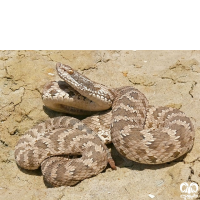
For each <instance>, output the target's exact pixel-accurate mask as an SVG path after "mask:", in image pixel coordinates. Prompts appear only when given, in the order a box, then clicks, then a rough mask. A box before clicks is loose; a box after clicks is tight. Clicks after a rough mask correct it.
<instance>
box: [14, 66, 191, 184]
mask: <svg viewBox="0 0 200 200" xmlns="http://www.w3.org/2000/svg"><path fill="white" fill-rule="evenodd" d="M56 68H57V72H58V75H59V76H60V77H61V78H62V79H63V80H64V81H58V82H55V81H54V82H51V83H48V84H47V85H46V86H45V88H44V92H43V95H42V98H43V102H44V104H45V105H46V106H47V107H49V108H50V109H53V110H56V111H60V112H66V113H70V114H76V115H92V114H93V115H92V116H90V117H87V118H85V119H84V120H82V121H80V120H78V119H76V118H73V117H69V116H65V117H56V118H53V119H49V120H47V121H45V122H43V123H41V124H39V125H36V126H35V127H33V128H32V129H30V130H29V131H27V132H26V134H25V135H23V136H22V137H21V138H20V140H19V142H18V143H17V145H16V148H15V159H16V162H17V164H18V165H19V166H20V167H22V168H24V169H28V170H34V169H37V168H39V167H40V166H41V170H42V174H43V176H44V179H45V180H46V181H47V182H49V183H50V184H51V185H53V186H61V185H70V186H71V185H75V184H77V183H78V182H80V181H81V180H83V179H86V178H89V177H91V176H95V175H97V174H99V173H100V172H101V171H103V170H104V169H105V168H106V166H107V163H108V162H109V163H110V165H111V167H112V168H113V169H115V164H114V161H113V160H112V158H111V155H110V153H109V151H108V149H107V147H106V144H108V143H110V142H112V143H113V144H114V146H115V147H116V149H117V150H118V151H119V153H120V154H122V155H123V156H125V157H126V158H128V159H130V160H133V161H136V162H139V163H145V164H161V163H166V162H170V161H172V160H175V159H177V158H178V157H180V156H182V155H183V154H185V153H187V152H188V151H189V150H190V149H191V148H192V146H193V142H194V128H193V125H192V123H191V121H190V119H189V118H188V117H186V116H185V114H184V113H183V112H181V111H180V110H178V109H173V108H168V107H158V108H156V107H153V106H149V105H148V101H147V99H146V97H145V96H144V94H142V93H141V92H140V91H139V90H137V89H135V88H134V87H130V86H127V87H121V88H116V89H109V88H108V87H106V86H104V85H102V84H98V83H95V82H93V81H91V80H90V79H88V78H87V77H85V76H83V75H81V74H80V73H78V72H77V71H75V70H73V69H72V68H71V67H69V66H67V65H63V64H60V63H57V65H56ZM110 108H111V109H110ZM108 109H110V110H108ZM105 110H108V111H105ZM97 111H99V112H100V113H98V114H94V113H95V112H97Z"/></svg>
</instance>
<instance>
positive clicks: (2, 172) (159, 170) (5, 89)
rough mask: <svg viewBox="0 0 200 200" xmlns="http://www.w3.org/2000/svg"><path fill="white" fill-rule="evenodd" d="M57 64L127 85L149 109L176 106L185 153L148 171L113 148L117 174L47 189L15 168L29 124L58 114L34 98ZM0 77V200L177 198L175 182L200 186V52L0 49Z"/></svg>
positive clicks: (33, 176)
mask: <svg viewBox="0 0 200 200" xmlns="http://www.w3.org/2000/svg"><path fill="white" fill-rule="evenodd" d="M56 62H62V63H65V64H68V65H70V66H72V67H73V68H75V69H78V70H79V71H80V72H81V73H83V74H84V75H86V76H88V77H89V78H91V79H92V80H94V81H97V82H100V83H103V84H105V85H107V86H110V87H119V86H124V85H132V86H134V87H136V88H137V89H139V90H140V91H142V92H143V93H144V94H145V95H146V96H147V98H148V99H149V102H150V104H152V105H157V106H171V107H175V108H179V109H181V110H182V111H184V112H185V113H186V115H187V116H188V117H190V118H191V120H192V122H193V123H194V126H195V131H196V139H195V144H194V147H193V149H192V151H191V152H190V153H188V154H187V155H186V156H185V157H183V158H181V159H179V160H178V161H174V162H171V163H167V164H164V165H157V166H153V165H152V166H150V165H142V164H137V163H134V162H131V161H127V160H125V159H122V158H121V157H120V156H119V155H118V154H117V153H116V152H115V151H114V150H113V152H114V153H113V154H114V159H115V161H116V163H117V165H118V166H119V167H118V169H117V170H116V171H112V170H111V169H107V170H106V171H105V172H104V173H101V174H99V175H98V176H96V177H93V178H90V179H87V180H84V181H82V182H81V183H80V184H78V185H76V186H75V187H60V188H47V187H46V186H45V184H44V182H43V178H42V176H41V173H40V170H36V171H30V172H29V171H25V170H20V169H19V168H18V167H17V166H16V164H15V160H14V146H15V144H16V142H17V141H18V140H19V138H20V136H21V135H23V134H24V132H25V131H26V130H28V129H30V128H31V127H32V126H33V125H35V124H37V123H39V122H41V121H44V120H45V119H48V118H49V117H55V116H60V115H62V114H60V113H57V112H53V111H50V110H48V109H46V108H44V107H43V103H42V100H41V91H42V88H43V86H44V84H45V83H46V82H48V81H51V80H59V77H58V76H57V75H56V72H55V64H56ZM0 77H1V79H0V93H1V95H0V106H1V113H0V121H1V123H0V124H1V125H0V149H1V151H0V199H142V200H143V199H145V200H146V199H151V198H153V199H181V198H180V195H181V192H180V184H181V183H183V182H195V183H197V184H198V185H199V186H200V162H199V157H200V150H199V147H198V145H199V140H200V136H199V134H200V113H199V99H200V92H199V91H200V51H1V52H0ZM151 195H153V196H151ZM198 195H199V197H198V198H200V193H199V194H198Z"/></svg>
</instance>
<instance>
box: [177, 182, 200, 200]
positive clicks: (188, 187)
mask: <svg viewBox="0 0 200 200" xmlns="http://www.w3.org/2000/svg"><path fill="white" fill-rule="evenodd" d="M180 191H181V193H182V194H181V196H180V197H181V198H183V199H184V200H187V199H193V198H197V197H198V195H197V192H198V185H197V184H196V183H194V182H192V183H190V184H188V183H187V182H184V183H181V185H180Z"/></svg>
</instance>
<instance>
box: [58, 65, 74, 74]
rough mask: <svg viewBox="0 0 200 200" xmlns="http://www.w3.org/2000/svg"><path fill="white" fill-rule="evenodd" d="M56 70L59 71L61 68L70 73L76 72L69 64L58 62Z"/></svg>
mask: <svg viewBox="0 0 200 200" xmlns="http://www.w3.org/2000/svg"><path fill="white" fill-rule="evenodd" d="M56 70H57V71H58V72H59V71H60V70H63V71H64V72H67V73H68V74H69V75H72V74H73V73H74V70H73V69H72V68H71V67H70V66H68V65H63V64H61V63H59V62H58V63H57V64H56Z"/></svg>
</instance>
